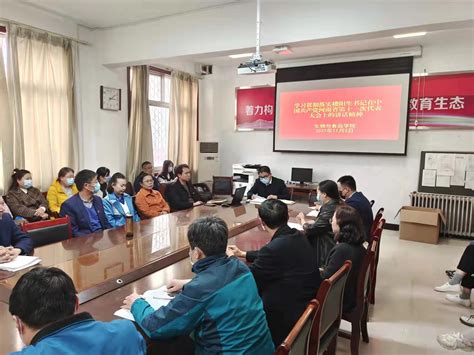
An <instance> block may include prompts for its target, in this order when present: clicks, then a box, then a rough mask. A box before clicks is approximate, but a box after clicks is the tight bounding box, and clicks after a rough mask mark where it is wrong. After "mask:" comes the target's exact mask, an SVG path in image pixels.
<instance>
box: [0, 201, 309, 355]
mask: <svg viewBox="0 0 474 355" xmlns="http://www.w3.org/2000/svg"><path fill="white" fill-rule="evenodd" d="M290 209H291V212H290V216H293V217H294V216H295V215H296V213H297V212H298V211H301V210H302V211H307V207H306V206H304V205H300V204H297V205H293V206H290ZM204 216H218V217H220V218H222V219H223V220H224V221H226V223H227V225H228V226H229V238H230V239H229V244H236V245H237V246H239V247H240V248H241V249H242V250H257V249H259V248H260V247H262V246H263V245H265V244H266V243H267V242H268V241H269V239H270V236H269V235H268V233H267V232H265V231H264V230H263V228H262V227H261V225H260V221H259V219H258V211H257V206H256V205H252V204H247V205H241V206H238V207H231V208H223V207H219V206H217V207H206V206H201V207H197V208H194V209H191V210H186V211H180V212H175V213H171V214H169V215H164V216H160V217H156V218H154V219H150V220H146V221H142V222H139V223H137V224H136V225H135V228H134V238H133V239H131V240H129V239H127V238H126V237H125V231H124V230H123V228H119V229H114V230H107V231H104V232H100V233H95V234H92V235H89V236H85V237H79V238H73V239H71V240H67V241H63V242H59V243H55V244H50V245H47V246H44V247H41V248H38V249H36V250H35V255H37V256H40V257H41V259H42V263H41V265H43V266H56V267H59V268H61V269H62V270H64V271H65V272H66V273H68V275H69V276H71V278H72V279H73V281H74V283H75V285H76V288H77V290H78V292H79V299H80V303H81V305H80V307H79V311H87V312H89V313H91V314H92V315H93V316H94V318H95V319H97V320H102V321H110V320H112V319H116V317H115V316H114V315H113V313H114V312H115V311H116V310H117V309H119V308H120V306H121V305H122V301H123V299H124V298H125V297H126V296H127V295H129V294H130V293H132V292H134V291H136V292H139V293H143V292H144V291H146V290H149V289H154V288H158V287H160V286H162V285H163V284H165V283H166V282H167V281H168V280H170V279H172V278H191V277H192V272H191V265H190V263H189V260H188V251H189V245H188V242H187V236H186V233H187V229H188V226H189V225H190V224H191V223H192V222H193V221H194V220H195V219H197V218H200V217H204ZM26 271H27V270H25V271H21V272H17V273H14V274H0V295H1V296H0V322H1V324H2V331H1V332H0V353H2V354H4V353H7V352H10V351H17V350H19V349H20V348H21V345H20V344H21V342H20V339H19V336H18V334H17V331H16V328H15V324H14V322H13V320H12V319H11V315H10V313H9V312H8V305H7V302H8V296H9V293H10V292H11V289H12V288H13V286H14V285H15V283H16V281H17V280H18V278H19V277H20V276H21V275H23V274H24V273H25V272H26ZM2 277H3V279H2ZM119 280H120V281H119ZM110 291H113V292H110Z"/></svg>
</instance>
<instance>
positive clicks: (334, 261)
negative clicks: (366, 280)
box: [321, 205, 367, 312]
mask: <svg viewBox="0 0 474 355" xmlns="http://www.w3.org/2000/svg"><path fill="white" fill-rule="evenodd" d="M332 230H333V232H334V239H335V240H336V242H337V244H336V245H335V246H334V248H332V250H331V251H330V252H329V256H328V260H327V263H326V266H325V267H323V270H322V271H321V277H322V278H323V279H328V278H330V277H331V276H332V275H334V274H335V273H336V272H337V271H338V270H339V269H340V268H341V267H342V266H343V265H344V261H346V260H350V261H351V262H352V267H351V271H350V272H349V276H348V277H347V282H346V287H345V289H344V303H343V305H342V311H343V312H350V311H352V310H353V309H354V307H355V306H356V304H357V281H358V279H359V270H360V267H361V266H362V262H363V261H364V257H365V254H366V253H367V250H366V249H365V248H364V246H363V245H362V244H363V243H364V241H365V238H364V236H365V233H364V227H363V225H362V220H361V219H360V216H359V213H358V212H357V211H356V209H355V208H353V207H350V206H345V205H342V206H339V207H338V208H337V209H336V212H335V213H334V216H333V217H332Z"/></svg>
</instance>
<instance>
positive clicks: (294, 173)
mask: <svg viewBox="0 0 474 355" xmlns="http://www.w3.org/2000/svg"><path fill="white" fill-rule="evenodd" d="M291 181H295V182H298V181H299V182H300V183H301V184H303V183H305V182H313V169H310V168H291Z"/></svg>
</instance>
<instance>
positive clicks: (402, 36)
mask: <svg viewBox="0 0 474 355" xmlns="http://www.w3.org/2000/svg"><path fill="white" fill-rule="evenodd" d="M425 34H426V32H412V33H402V34H399V35H395V36H393V38H407V37H418V36H424V35H425Z"/></svg>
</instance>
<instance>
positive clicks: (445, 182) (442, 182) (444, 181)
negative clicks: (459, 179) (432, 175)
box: [436, 175, 451, 187]
mask: <svg viewBox="0 0 474 355" xmlns="http://www.w3.org/2000/svg"><path fill="white" fill-rule="evenodd" d="M450 186H451V176H445V175H438V176H436V187H450Z"/></svg>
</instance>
